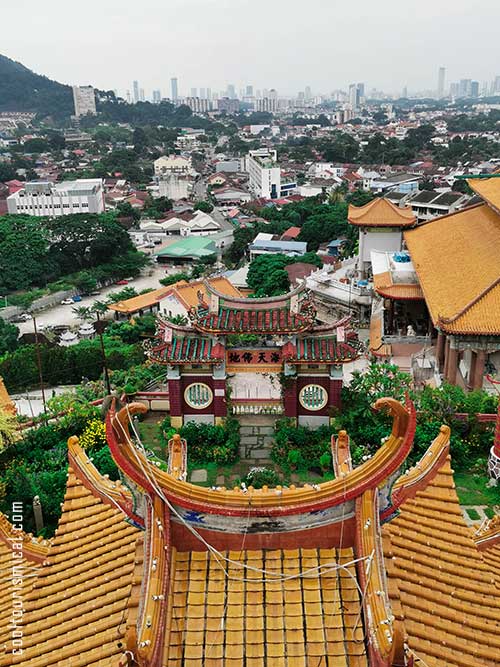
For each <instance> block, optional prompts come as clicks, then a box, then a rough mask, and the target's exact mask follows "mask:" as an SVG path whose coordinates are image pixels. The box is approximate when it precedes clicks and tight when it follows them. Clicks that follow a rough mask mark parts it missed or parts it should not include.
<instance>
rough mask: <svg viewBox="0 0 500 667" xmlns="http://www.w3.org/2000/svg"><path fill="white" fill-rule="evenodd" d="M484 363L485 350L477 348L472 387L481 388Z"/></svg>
mask: <svg viewBox="0 0 500 667" xmlns="http://www.w3.org/2000/svg"><path fill="white" fill-rule="evenodd" d="M485 364H486V352H485V351H484V350H478V351H477V352H476V364H475V368H474V375H473V376H472V389H482V387H483V375H484V367H485Z"/></svg>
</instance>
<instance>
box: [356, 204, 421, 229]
mask: <svg viewBox="0 0 500 667" xmlns="http://www.w3.org/2000/svg"><path fill="white" fill-rule="evenodd" d="M347 220H348V221H349V222H350V223H351V224H352V225H357V226H358V227H412V226H413V225H414V224H415V223H416V221H417V219H416V218H415V215H414V214H413V211H412V210H411V208H410V207H405V208H399V207H398V206H394V204H392V203H391V202H390V201H387V199H380V198H377V199H373V200H372V201H371V202H368V204H365V205H364V206H353V205H352V204H350V205H349V210H348V213H347Z"/></svg>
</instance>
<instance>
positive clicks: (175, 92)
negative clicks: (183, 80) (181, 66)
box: [170, 77, 179, 102]
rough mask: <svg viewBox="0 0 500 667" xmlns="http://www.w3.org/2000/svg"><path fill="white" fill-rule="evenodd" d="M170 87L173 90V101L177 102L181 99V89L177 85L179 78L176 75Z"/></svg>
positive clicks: (171, 80)
mask: <svg viewBox="0 0 500 667" xmlns="http://www.w3.org/2000/svg"><path fill="white" fill-rule="evenodd" d="M170 88H171V90H172V101H173V102H177V100H178V99H179V89H178V87H177V79H176V78H175V77H173V78H172V79H170Z"/></svg>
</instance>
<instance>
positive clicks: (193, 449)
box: [161, 417, 240, 465]
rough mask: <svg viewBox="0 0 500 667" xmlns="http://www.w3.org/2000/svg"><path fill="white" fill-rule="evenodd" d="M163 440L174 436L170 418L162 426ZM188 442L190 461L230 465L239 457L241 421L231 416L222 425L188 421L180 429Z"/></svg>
mask: <svg viewBox="0 0 500 667" xmlns="http://www.w3.org/2000/svg"><path fill="white" fill-rule="evenodd" d="M161 430H162V433H163V440H164V441H168V439H169V437H172V432H171V427H170V418H167V419H165V420H164V422H163V423H162V426H161ZM179 433H180V435H181V437H182V438H184V439H185V440H186V442H187V447H188V461H189V462H193V463H207V462H211V461H213V462H215V463H217V464H219V465H228V464H230V463H234V462H235V461H236V460H237V459H238V454H239V445H240V432H239V422H238V421H237V420H236V419H234V418H232V417H229V418H228V419H227V420H226V421H225V423H224V424H223V425H222V426H215V425H213V424H198V423H196V422H188V423H187V424H184V426H182V427H181V428H180V429H179Z"/></svg>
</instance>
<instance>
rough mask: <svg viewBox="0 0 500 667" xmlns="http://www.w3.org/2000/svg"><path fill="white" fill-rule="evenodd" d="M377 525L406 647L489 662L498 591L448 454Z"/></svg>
mask: <svg viewBox="0 0 500 667" xmlns="http://www.w3.org/2000/svg"><path fill="white" fill-rule="evenodd" d="M383 532H384V534H385V536H386V537H389V538H390V542H389V541H386V542H385V557H386V562H387V561H388V560H389V559H392V565H393V568H392V573H391V570H389V576H390V577H391V576H392V577H395V578H396V579H397V587H398V590H399V596H400V603H401V606H402V610H403V614H404V625H405V630H406V632H407V633H408V637H409V639H408V641H409V646H410V648H411V649H412V650H413V651H415V653H416V654H417V655H418V656H419V657H420V658H421V659H422V664H426V665H428V667H442V666H443V665H446V666H447V667H479V666H481V667H494V666H497V665H498V656H499V655H500V590H499V589H497V588H496V586H495V580H494V578H493V575H492V572H491V570H490V568H489V567H488V565H487V564H486V563H485V561H484V560H483V558H482V555H481V553H480V552H479V551H478V550H477V548H476V546H475V543H474V540H473V538H472V534H471V532H470V530H469V528H468V527H467V526H466V524H465V522H464V519H463V516H462V512H461V510H460V507H459V504H458V498H457V494H456V491H455V485H454V482H453V475H452V471H451V467H450V463H449V457H448V460H447V462H446V464H445V465H444V466H443V467H442V468H441V470H440V472H439V473H438V475H437V476H436V478H435V479H434V480H433V481H432V482H431V484H429V486H428V487H427V488H426V489H425V491H419V492H418V493H417V495H416V497H415V499H412V500H407V501H406V502H405V503H404V504H403V505H402V507H401V514H400V515H399V516H398V517H397V518H396V519H394V520H393V521H392V522H390V523H388V524H386V525H385V526H384V529H383ZM417 664H419V663H418V661H417Z"/></svg>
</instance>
